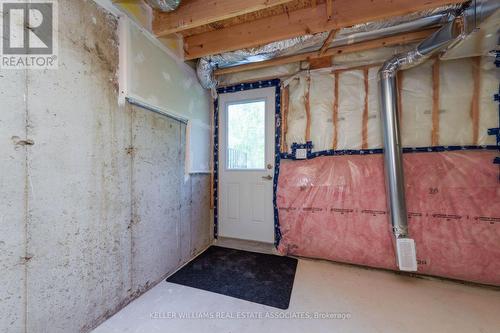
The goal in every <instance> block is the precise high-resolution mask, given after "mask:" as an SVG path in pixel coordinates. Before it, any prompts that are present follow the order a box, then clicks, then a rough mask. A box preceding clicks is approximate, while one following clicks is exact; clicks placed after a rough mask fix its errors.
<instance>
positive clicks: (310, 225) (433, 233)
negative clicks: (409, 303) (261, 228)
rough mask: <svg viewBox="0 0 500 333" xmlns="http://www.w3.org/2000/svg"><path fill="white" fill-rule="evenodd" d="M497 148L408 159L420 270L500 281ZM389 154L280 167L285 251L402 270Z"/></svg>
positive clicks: (408, 188) (410, 210) (413, 233)
mask: <svg viewBox="0 0 500 333" xmlns="http://www.w3.org/2000/svg"><path fill="white" fill-rule="evenodd" d="M495 155H496V153H495V152H490V151H463V152H443V153H414V154H405V155H404V170H405V182H406V198H407V205H408V216H409V228H410V235H411V237H412V238H414V239H415V242H416V245H417V258H418V263H419V265H418V272H419V273H421V274H426V275H434V276H441V277H448V278H453V279H460V280H466V281H472V282H478V283H484V284H491V285H497V286H499V285H500V246H499V244H500V183H499V169H498V166H495V165H494V164H492V163H491V161H492V159H493V158H494V156H495ZM386 207H387V203H386V197H385V186H384V168H383V156H382V155H369V156H366V155H365V156H335V157H332V156H328V157H319V158H315V159H312V160H308V161H292V160H284V161H282V163H281V169H280V178H279V188H278V208H279V220H280V228H281V233H282V239H281V242H280V245H279V251H280V253H282V254H288V255H298V256H304V257H313V258H323V259H329V260H334V261H339V262H346V263H352V264H358V265H365V266H371V267H379V268H385V269H392V270H396V269H397V267H396V263H395V254H394V249H393V243H392V242H393V240H392V232H391V227H390V222H389V219H388V215H387V214H388V213H387V208H386Z"/></svg>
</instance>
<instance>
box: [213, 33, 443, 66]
mask: <svg viewBox="0 0 500 333" xmlns="http://www.w3.org/2000/svg"><path fill="white" fill-rule="evenodd" d="M435 31H436V29H427V30H422V31H416V32H409V33H405V34H400V35H396V36H391V37H385V38H379V39H375V40H370V41H366V42H359V43H355V44H350V45H345V46H338V47H331V48H329V49H327V50H326V51H325V52H324V53H323V54H320V53H318V51H314V52H308V53H300V54H295V55H290V56H285V57H279V58H274V59H271V60H266V61H260V62H255V63H250V64H245V65H240V66H234V67H228V68H221V69H217V70H216V71H215V75H223V74H230V73H237V72H243V71H249V70H254V69H259V68H265V67H272V66H278V65H284V64H289V63H292V62H299V61H311V60H313V59H318V58H324V57H331V56H335V55H340V54H348V53H354V52H361V51H367V50H373V49H377V48H380V47H385V46H395V45H402V44H409V43H414V42H419V41H422V40H424V39H425V38H427V37H429V36H430V35H431V34H432V33H433V32H435Z"/></svg>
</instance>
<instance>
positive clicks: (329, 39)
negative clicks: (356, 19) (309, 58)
mask: <svg viewBox="0 0 500 333" xmlns="http://www.w3.org/2000/svg"><path fill="white" fill-rule="evenodd" d="M337 31H338V30H332V31H330V33H329V34H328V37H326V39H325V41H324V42H323V46H321V49H320V50H319V52H318V55H319V56H320V57H321V56H323V55H324V54H325V52H326V50H328V48H329V47H330V43H331V42H332V40H333V38H334V37H335V35H336V34H337Z"/></svg>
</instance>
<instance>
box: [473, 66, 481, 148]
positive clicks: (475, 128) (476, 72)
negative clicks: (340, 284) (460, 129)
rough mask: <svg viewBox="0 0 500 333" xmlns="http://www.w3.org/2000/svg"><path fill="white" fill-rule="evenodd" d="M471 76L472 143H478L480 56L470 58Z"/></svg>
mask: <svg viewBox="0 0 500 333" xmlns="http://www.w3.org/2000/svg"><path fill="white" fill-rule="evenodd" d="M472 61H473V63H472V77H473V80H474V88H473V89H474V90H473V93H472V105H471V118H472V144H474V145H477V144H478V143H479V101H480V98H479V97H480V93H481V57H474V58H472Z"/></svg>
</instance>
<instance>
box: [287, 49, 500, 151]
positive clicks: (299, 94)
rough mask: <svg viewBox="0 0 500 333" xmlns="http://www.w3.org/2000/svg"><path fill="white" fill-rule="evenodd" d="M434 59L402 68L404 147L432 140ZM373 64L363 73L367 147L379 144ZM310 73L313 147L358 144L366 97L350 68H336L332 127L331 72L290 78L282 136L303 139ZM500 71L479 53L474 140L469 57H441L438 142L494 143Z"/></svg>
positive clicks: (358, 72)
mask: <svg viewBox="0 0 500 333" xmlns="http://www.w3.org/2000/svg"><path fill="white" fill-rule="evenodd" d="M433 64H434V60H429V61H426V62H425V63H423V64H421V65H419V66H417V67H415V68H411V69H408V70H405V71H402V72H401V73H402V74H403V75H402V82H401V83H402V84H401V86H402V91H401V96H402V102H401V103H402V110H400V112H401V114H400V115H401V119H400V122H401V134H402V137H401V140H402V143H403V146H404V147H428V146H431V145H432V142H431V138H432V127H433V123H432V102H433V94H434V92H433V89H432V82H433V73H432V66H433ZM377 71H378V67H372V68H370V69H369V72H368V124H367V148H370V149H373V148H381V147H382V146H383V144H382V141H383V140H382V130H381V120H380V110H379V106H378V98H379V95H380V92H379V89H378V81H377ZM308 77H309V78H310V89H309V94H310V99H309V103H310V112H311V124H310V127H311V128H310V133H311V138H310V139H311V141H312V143H313V151H324V150H329V149H332V148H333V135H334V134H335V131H336V132H337V133H336V136H337V139H338V146H337V147H336V149H339V150H341V149H361V147H362V142H363V137H362V131H363V111H364V106H365V105H364V99H365V94H366V92H365V85H364V73H363V71H362V70H350V71H344V72H341V73H339V89H338V90H339V96H338V98H339V100H338V104H339V110H338V122H337V127H336V128H335V125H334V121H333V104H334V93H333V91H334V88H335V81H334V75H333V74H332V73H331V72H330V71H328V72H325V71H317V72H310V73H301V74H298V75H297V76H296V77H295V79H293V80H290V85H289V89H290V100H289V110H288V118H287V133H286V135H287V138H286V139H287V140H286V142H287V143H288V145H289V147H287V148H288V151H291V147H290V146H291V144H293V143H294V142H295V143H305V142H306V138H305V134H306V126H307V117H306V107H305V104H306V98H305V95H306V93H307V88H308V84H307V78H308ZM498 80H499V71H498V70H497V69H496V68H495V65H494V63H493V59H492V58H488V57H483V58H482V61H481V67H480V91H479V104H480V106H479V123H478V133H479V137H478V140H477V142H474V140H473V126H472V118H471V105H472V95H473V61H472V59H470V58H465V59H460V60H449V61H441V63H440V86H439V87H440V89H439V90H440V94H439V128H438V132H439V144H438V145H442V146H446V145H476V144H477V145H494V144H495V138H494V137H493V136H489V135H488V128H491V127H494V126H495V124H498V104H497V103H495V102H494V101H493V98H492V96H493V94H494V93H495V92H496V91H498Z"/></svg>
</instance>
